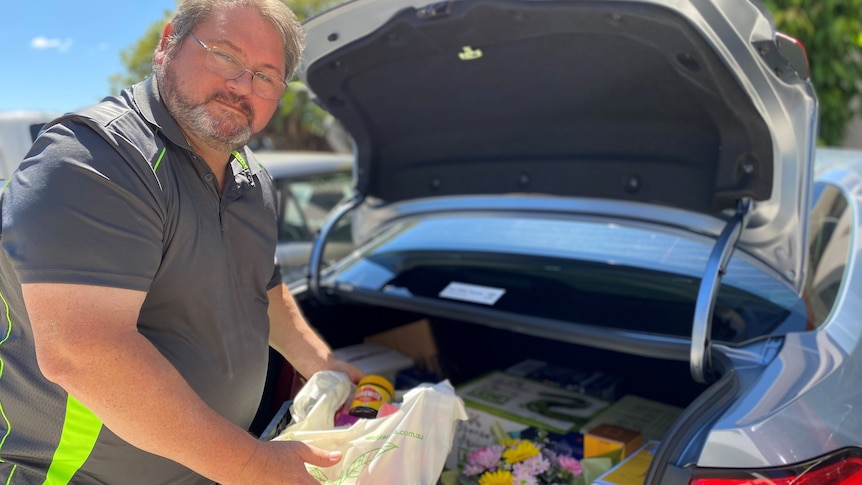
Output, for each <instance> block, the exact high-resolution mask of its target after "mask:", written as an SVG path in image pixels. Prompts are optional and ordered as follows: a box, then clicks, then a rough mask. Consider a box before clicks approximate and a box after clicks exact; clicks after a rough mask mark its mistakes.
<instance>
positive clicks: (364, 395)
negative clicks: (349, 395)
mask: <svg viewBox="0 0 862 485" xmlns="http://www.w3.org/2000/svg"><path fill="white" fill-rule="evenodd" d="M393 392H394V388H393V386H392V383H391V382H389V380H388V379H386V378H385V377H382V376H378V375H374V374H369V375H366V376H364V377H363V378H362V379H360V380H359V384H357V386H356V392H355V393H354V395H353V402H352V403H351V404H350V415H351V416H356V417H357V418H376V417H377V413H378V411H380V407H381V406H382V405H383V403H387V402H389V401H390V400H392V393H393Z"/></svg>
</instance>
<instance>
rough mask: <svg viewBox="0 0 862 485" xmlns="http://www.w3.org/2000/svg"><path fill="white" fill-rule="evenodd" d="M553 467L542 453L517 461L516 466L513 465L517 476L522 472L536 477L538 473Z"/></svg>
mask: <svg viewBox="0 0 862 485" xmlns="http://www.w3.org/2000/svg"><path fill="white" fill-rule="evenodd" d="M550 467H551V464H550V463H549V462H548V460H546V459H545V457H543V456H542V455H539V456H534V457H532V458H527V459H526V460H524V461H522V462H521V463H516V464H515V466H514V467H512V471H513V472H514V473H515V475H516V476H517V475H518V474H520V473H523V474H525V475H529V476H532V477H535V476H536V475H541V474H542V473H544V472H545V471H547V470H548V468H550Z"/></svg>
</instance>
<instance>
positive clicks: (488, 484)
mask: <svg viewBox="0 0 862 485" xmlns="http://www.w3.org/2000/svg"><path fill="white" fill-rule="evenodd" d="M514 483H515V477H513V476H512V472H509V471H506V470H497V471H495V472H485V473H483V474H482V476H481V477H479V485H513V484H514Z"/></svg>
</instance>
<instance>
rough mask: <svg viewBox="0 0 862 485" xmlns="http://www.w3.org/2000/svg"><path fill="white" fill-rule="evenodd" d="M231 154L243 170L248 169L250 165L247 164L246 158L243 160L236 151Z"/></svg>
mask: <svg viewBox="0 0 862 485" xmlns="http://www.w3.org/2000/svg"><path fill="white" fill-rule="evenodd" d="M231 154H232V155H233V156H234V158H236V161H237V162H239V164H240V166H242V168H243V170H247V169H248V163H246V161H245V158H243V157H242V155H240V154H239V152H238V151H236V150H234V151H233V152H231Z"/></svg>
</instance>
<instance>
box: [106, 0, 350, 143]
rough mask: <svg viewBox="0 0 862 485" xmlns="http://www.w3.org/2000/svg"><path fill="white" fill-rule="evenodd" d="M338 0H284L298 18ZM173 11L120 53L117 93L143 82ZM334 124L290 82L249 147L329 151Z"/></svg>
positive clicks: (113, 84)
mask: <svg viewBox="0 0 862 485" xmlns="http://www.w3.org/2000/svg"><path fill="white" fill-rule="evenodd" d="M340 2H341V0H290V1H287V0H285V3H287V4H288V5H289V6H290V8H291V9H292V10H293V11H294V12H295V13H296V16H297V17H298V18H299V19H300V20H304V19H306V18H307V17H310V16H312V15H314V14H316V13H320V12H322V11H324V10H326V9H327V8H329V7H331V6H333V5H336V4H338V3H340ZM172 15H173V12H167V11H166V12H165V14H164V17H163V18H162V19H160V20H158V21H156V22H155V23H153V24H152V25H151V26H150V27H149V28H148V29H147V30H146V32H144V35H143V36H142V37H141V38H140V39H138V41H137V42H136V43H135V44H133V45H131V46H129V47H127V48H126V49H124V50H123V51H122V52H121V53H120V59H121V60H122V62H123V66H124V67H125V68H126V72H125V73H121V74H114V75H113V76H111V78H110V82H111V88H112V91H113V92H114V93H115V94H116V93H119V91H120V90H122V89H124V88H125V87H127V86H129V85H131V84H135V83H137V82H140V81H142V80H143V79H144V78H146V77H147V76H149V75H150V73H151V72H152V69H153V64H152V61H153V52H154V51H155V49H156V47H157V46H158V44H159V39H160V38H161V35H162V31H163V30H164V27H165V24H167V22H168V21H169V20H170V18H171V16H172ZM333 123H334V120H333V119H332V117H331V116H330V115H329V114H328V113H326V112H325V111H324V110H323V109H321V108H320V107H319V106H317V105H316V104H315V103H314V102H312V101H311V99H310V97H309V93H308V90H307V89H306V88H305V86H303V85H302V84H301V83H298V82H290V83H288V85H287V90H286V91H285V93H284V97H282V99H281V102H280V103H279V108H278V111H276V113H275V115H274V116H273V117H272V120H271V121H270V123H269V124H268V125H267V126H266V128H264V129H263V130H262V131H261V132H260V133H258V134H257V135H255V137H254V139H253V140H252V141H251V142H250V145H251V146H252V147H265V148H268V149H279V150H323V151H328V150H332V147H330V145H329V143H328V142H327V140H326V133H327V131H328V129H329V127H330V126H331V125H332V124H333Z"/></svg>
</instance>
